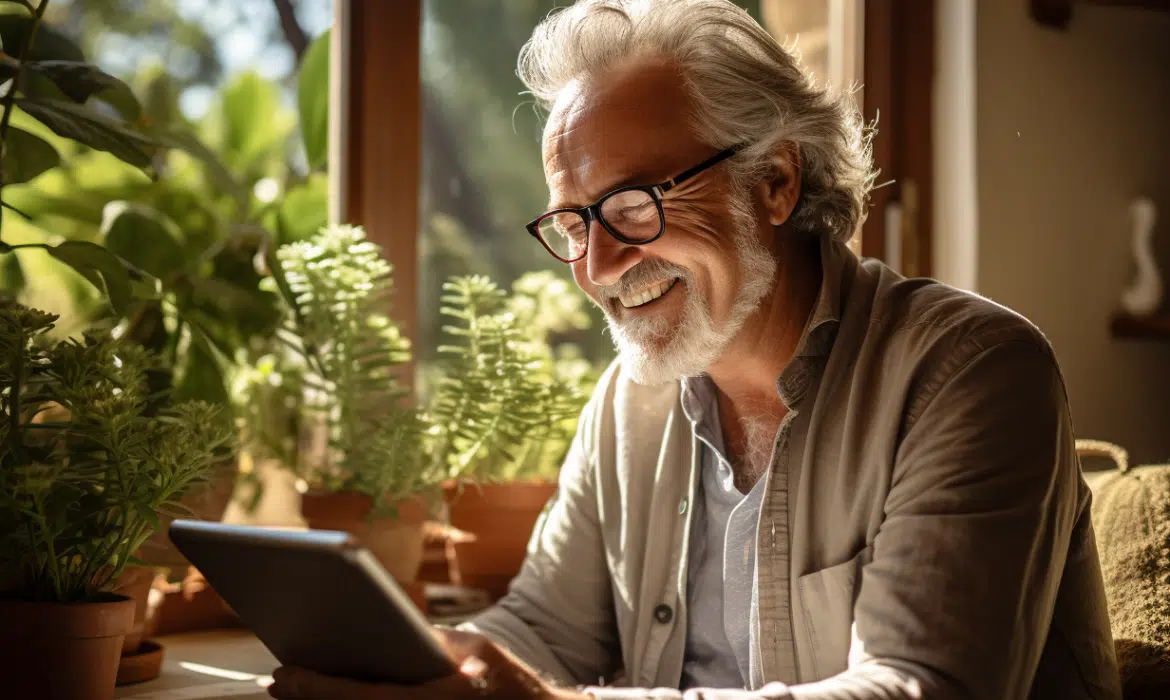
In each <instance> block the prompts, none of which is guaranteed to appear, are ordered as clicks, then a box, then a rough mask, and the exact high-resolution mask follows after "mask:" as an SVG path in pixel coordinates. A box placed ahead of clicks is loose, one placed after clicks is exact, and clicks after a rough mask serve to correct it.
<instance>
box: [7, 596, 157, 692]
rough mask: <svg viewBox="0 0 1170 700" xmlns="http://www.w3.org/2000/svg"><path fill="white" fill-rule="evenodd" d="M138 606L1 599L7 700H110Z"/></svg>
mask: <svg viewBox="0 0 1170 700" xmlns="http://www.w3.org/2000/svg"><path fill="white" fill-rule="evenodd" d="M134 607H135V605H134V600H133V599H131V598H128V597H126V596H122V595H115V594H104V595H102V596H101V597H100V598H99V599H98V600H95V601H93V602H88V603H29V602H26V601H21V600H13V599H3V598H0V620H4V624H3V625H0V683H2V684H3V687H4V689H5V691H6V692H5V693H4V697H6V698H37V700H112V698H113V697H114V682H115V680H116V678H117V675H118V660H119V658H120V657H121V656H122V640H123V638H124V637H125V636H126V634H127V633H128V632H130V630H131V628H132V627H133V626H134Z"/></svg>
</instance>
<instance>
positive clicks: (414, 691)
mask: <svg viewBox="0 0 1170 700" xmlns="http://www.w3.org/2000/svg"><path fill="white" fill-rule="evenodd" d="M435 634H436V636H438V637H439V641H440V643H441V644H442V645H443V647H444V648H445V649H447V652H448V653H449V654H450V655H451V658H452V659H453V660H454V661H455V666H456V667H457V668H458V671H457V672H456V673H453V674H451V675H450V676H447V677H446V678H441V679H439V680H437V681H431V682H429V683H423V684H422V685H386V684H373V683H362V682H360V681H353V680H349V679H345V678H333V677H330V676H322V675H321V674H318V673H313V672H312V671H306V670H304V669H299V668H291V667H288V666H283V667H281V668H278V669H276V672H275V673H273V674H272V677H273V683H272V685H270V686H268V693H269V695H271V696H272V697H274V698H278V700H431V699H432V698H434V699H435V700H438V699H440V698H442V699H444V700H448V699H449V700H459V698H508V699H509V700H512V699H513V698H515V699H517V700H585V698H586V696H584V695H580V694H578V693H575V692H572V691H567V690H561V689H556V688H552V687H550V686H549V685H548V684H546V683H545V682H544V681H543V680H541V679H540V677H539V676H538V675H537V674H536V673H535V672H534V671H533V670H532V669H530V668H528V667H527V666H525V665H524V664H523V663H521V662H520V660H519V659H517V658H516V657H514V656H512V655H511V654H509V653H508V652H506V651H504V650H503V649H501V648H499V647H498V646H496V645H495V644H493V643H492V642H491V641H489V640H488V639H487V638H486V637H484V636H483V635H479V634H473V633H471V632H457V631H454V630H435Z"/></svg>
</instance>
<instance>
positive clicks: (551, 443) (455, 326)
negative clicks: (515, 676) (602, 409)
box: [432, 271, 596, 598]
mask: <svg viewBox="0 0 1170 700" xmlns="http://www.w3.org/2000/svg"><path fill="white" fill-rule="evenodd" d="M445 289H446V290H447V292H448V296H447V297H445V299H444V301H446V302H447V304H446V306H445V307H444V313H445V314H446V315H447V316H449V317H451V320H452V321H453V323H452V324H451V325H449V326H447V327H446V329H445V331H446V333H447V334H448V335H449V336H452V339H453V340H454V341H455V342H454V343H453V344H451V345H445V346H441V347H440V350H441V353H440V354H441V355H442V356H443V360H442V361H441V362H440V363H439V365H438V367H437V368H435V369H434V370H432V372H435V373H437V374H438V375H439V377H440V378H439V379H438V382H439V383H438V391H437V396H436V398H435V403H436V404H437V405H438V406H439V407H443V406H446V405H448V404H450V403H453V402H454V403H457V402H459V401H467V400H468V399H470V403H471V406H472V407H473V408H474V411H473V412H472V413H471V414H467V415H463V416H456V415H452V413H453V412H452V411H449V410H448V411H440V412H438V413H439V415H437V416H436V418H439V419H441V420H440V425H450V428H448V431H449V432H451V433H453V434H454V435H456V436H457V435H458V433H459V430H458V429H457V427H456V426H457V425H458V424H459V422H460V420H464V421H466V420H470V421H471V422H472V423H473V424H484V423H489V424H490V423H491V422H492V421H496V422H497V423H503V424H502V425H499V426H498V427H497V428H496V432H495V434H496V435H497V438H496V443H497V444H495V445H487V446H481V448H480V449H471V450H464V451H463V452H462V455H461V457H460V458H459V460H458V461H457V462H456V463H454V464H452V465H451V467H452V468H451V469H450V473H452V475H453V477H454V479H453V480H452V481H451V482H448V483H447V484H446V485H445V488H444V495H445V498H446V501H447V505H448V518H449V521H450V523H451V525H452V526H453V527H455V528H456V529H457V530H460V531H462V532H465V533H469V534H471V535H473V536H474V538H473V539H471V540H470V541H459V542H456V543H455V544H454V551H455V559H456V564H457V567H458V573H459V579H460V583H462V584H463V585H466V586H469V587H472V588H477V589H482V590H484V591H486V592H487V593H488V594H489V595H491V596H492V597H495V598H498V597H500V596H502V595H503V594H504V593H505V592H506V590H507V587H508V584H509V582H510V581H511V580H512V578H513V577H515V575H516V573H517V572H518V571H519V570H520V565H521V564H522V563H523V561H524V556H525V553H526V549H527V543H528V539H529V536H530V533H531V532H532V530H533V527H534V526H535V525H536V522H537V520H538V518H539V516H540V514H541V512H542V511H543V510H544V508H545V506H546V505H547V504H548V502H549V501H550V499H551V498H552V496H553V494H554V493H555V491H556V476H557V473H558V471H559V470H560V466H561V462H562V460H563V459H564V456H565V454H566V452H567V451H568V445H569V441H570V439H571V437H572V435H573V431H574V428H575V426H576V421H577V417H578V416H579V415H580V412H581V409H582V408H583V406H584V403H585V401H586V400H587V399H588V392H589V389H590V388H591V387H592V385H593V384H594V383H595V382H596V373H595V372H594V369H593V366H592V365H591V364H590V363H589V362H588V361H587V360H585V359H583V358H582V357H581V356H580V353H579V352H578V351H577V349H576V346H575V345H574V344H572V343H571V342H557V339H558V338H559V337H564V336H566V335H570V334H572V333H573V332H578V331H582V330H585V329H586V328H588V326H589V323H590V319H589V316H588V314H587V313H586V312H585V310H584V308H583V302H582V299H581V296H580V294H578V293H576V292H575V290H573V289H572V288H571V286H570V285H569V283H568V282H566V281H565V280H564V279H562V278H560V277H558V276H557V275H555V274H554V273H552V272H550V271H541V272H532V273H528V274H525V275H524V276H522V277H521V278H520V279H518V280H517V281H516V282H515V283H514V284H513V286H512V292H511V294H505V293H504V292H503V291H502V290H500V289H498V288H496V286H495V285H494V284H492V283H490V282H488V281H487V280H484V279H483V278H456V279H455V280H453V281H452V282H451V283H449V284H448V285H447V286H446V287H445ZM493 336H499V337H500V338H501V339H502V340H505V341H506V342H502V343H501V342H497V343H492V342H491V339H492V338H493ZM485 341H486V342H485ZM485 351H486V352H485ZM485 359H486V360H487V361H486V362H485ZM484 370H487V371H486V372H484ZM467 378H472V379H471V380H470V381H469V380H468V379H467ZM464 410H465V411H467V410H468V409H467V408H465V409H464ZM503 417H506V418H507V420H501V418H503ZM490 435H491V434H490V433H489V434H488V436H487V437H486V440H490V439H491V438H490ZM481 439H485V438H481ZM457 440H458V438H457V437H456V438H455V440H454V441H455V442H457ZM489 448H494V449H489Z"/></svg>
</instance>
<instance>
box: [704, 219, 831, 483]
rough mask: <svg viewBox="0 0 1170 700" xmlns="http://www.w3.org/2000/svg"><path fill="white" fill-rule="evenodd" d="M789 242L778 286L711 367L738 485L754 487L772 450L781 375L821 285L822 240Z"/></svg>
mask: <svg viewBox="0 0 1170 700" xmlns="http://www.w3.org/2000/svg"><path fill="white" fill-rule="evenodd" d="M782 238H785V239H788V242H787V243H786V244H785V245H784V246H783V248H782V249H781V250H778V251H777V260H778V261H779V265H778V269H777V271H776V285H775V287H774V291H773V292H772V294H771V295H770V296H769V297H767V298H765V299H764V301H763V302H762V303H761V304H760V308H758V309H757V310H756V311H755V313H753V314H752V315H751V316H750V317H749V318H748V320H747V322H746V323H744V327H743V330H741V331H740V333H739V334H738V335H737V336H736V337H735V339H734V340H733V341H732V342H731V343H730V344H729V345H728V347H727V350H726V351H725V352H724V354H723V358H722V359H721V360H720V361H719V362H716V363H715V364H713V365H712V366H711V367H710V368H709V369H708V374H709V375H710V377H711V379H712V381H713V382H714V384H715V387H716V389H717V395H718V398H719V418H720V422H721V424H722V426H723V436H724V444H725V449H726V450H727V452H728V456H729V457H730V458H731V461H732V465H733V466H734V467H735V471H736V485H737V486H740V490H741V491H746V489H745V488H743V487H744V486H746V487H747V488H749V489H750V486H751V484H754V483H755V481H756V480H757V479H758V478H759V476H760V475H761V474H762V473H763V470H764V469H766V468H767V461H768V458H769V456H770V453H771V443H772V439H773V438H774V436H775V432H776V430H777V429H778V428H779V425H780V421H782V420H783V418H784V415H785V414H786V413H787V408H785V406H784V403H783V401H781V399H780V396H779V394H778V393H777V390H776V378H777V377H779V376H780V374H781V373H782V372H783V371H784V368H785V367H787V366H788V363H789V362H791V361H792V357H793V355H795V353H796V350H797V345H798V343H799V342H800V337H801V334H802V333H803V331H804V327H805V325H806V324H807V323H808V319H809V316H810V315H811V314H812V311H813V307H814V305H815V304H816V300H817V294H818V293H819V292H820V287H821V276H822V270H821V260H820V244H819V242H818V241H816V240H800V241H794V240H793V239H794V238H795V236H792V235H789V236H782Z"/></svg>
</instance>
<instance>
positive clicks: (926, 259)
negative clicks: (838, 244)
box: [861, 0, 936, 277]
mask: <svg viewBox="0 0 1170 700" xmlns="http://www.w3.org/2000/svg"><path fill="white" fill-rule="evenodd" d="M935 12H936V8H935V0H869V2H866V3H865V57H864V64H863V65H864V68H863V72H864V76H865V78H864V83H865V98H864V108H863V113H864V115H865V120H866V122H867V123H872V122H873V121H874V120H875V119H876V120H877V128H878V131H877V135H876V136H875V137H874V140H873V156H874V165H875V166H876V167H877V168H878V170H879V171H880V174H879V175H878V184H879V185H883V186H881V187H879V188H877V189H875V190H874V192H873V195H872V200H871V206H870V211H869V218H868V219H867V220H866V223H865V227H864V229H863V231H864V235H863V237H862V246H861V250H862V254H863V255H865V256H868V257H874V258H880V259H883V260H886V262H888V263H890V264H892V265H893V266H894V267H895V268H896V269H898V270H899V271H900V272H902V274H904V275H906V276H908V277H914V276H929V275H930V274H931V270H932V259H933V250H932V249H933V245H932V241H933V231H932V229H933V225H932V223H933V217H934V138H933V134H934V103H933V94H934V91H933V88H934V63H935V58H934V53H935V46H934V37H935ZM886 183H889V184H886ZM895 227H896V228H897V229H898V230H891V229H892V228H895ZM895 236H897V238H896V239H894V240H891V239H892V238H893V237H895ZM891 243H895V244H896V245H890V244H891ZM891 251H894V252H895V254H897V255H898V257H900V259H899V260H887V257H888V253H890V252H891Z"/></svg>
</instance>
